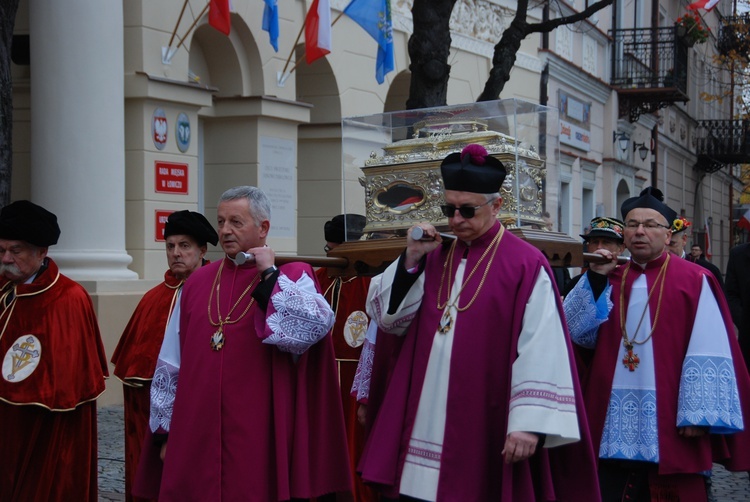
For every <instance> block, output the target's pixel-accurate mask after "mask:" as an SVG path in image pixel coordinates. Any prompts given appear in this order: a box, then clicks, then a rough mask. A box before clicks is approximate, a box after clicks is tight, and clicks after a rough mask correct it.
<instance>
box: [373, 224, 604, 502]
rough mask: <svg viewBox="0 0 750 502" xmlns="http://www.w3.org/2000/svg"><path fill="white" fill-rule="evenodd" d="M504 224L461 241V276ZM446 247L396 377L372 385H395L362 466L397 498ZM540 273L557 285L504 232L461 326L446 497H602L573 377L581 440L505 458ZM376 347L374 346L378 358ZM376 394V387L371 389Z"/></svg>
mask: <svg viewBox="0 0 750 502" xmlns="http://www.w3.org/2000/svg"><path fill="white" fill-rule="evenodd" d="M499 230H500V224H499V223H497V224H495V225H494V226H493V227H492V228H491V229H490V230H489V231H487V232H486V233H485V234H484V235H483V236H481V237H480V238H479V239H477V240H476V241H475V242H474V243H472V246H471V247H469V248H468V250H467V246H466V245H465V244H464V243H463V242H461V241H459V242H458V243H457V244H456V250H455V253H454V260H453V263H451V267H452V271H453V274H454V276H455V271H456V269H457V268H458V266H459V264H460V261H461V257H462V255H463V254H464V252H465V251H466V252H467V253H468V256H467V263H466V269H467V270H471V269H472V268H473V267H474V265H475V264H476V263H477V261H478V260H479V258H480V256H481V255H482V253H483V251H484V250H485V249H486V247H487V246H488V245H489V243H490V242H491V241H492V239H493V238H494V237H495V235H496V234H497V232H498V231H499ZM447 253H448V247H447V246H445V247H443V246H440V247H438V248H437V249H436V250H434V251H433V252H431V253H430V254H429V255H427V258H426V263H425V269H424V272H423V273H424V274H425V284H424V297H423V299H422V302H421V306H420V309H419V311H418V312H417V314H416V315H415V317H414V319H413V321H412V322H411V325H410V326H409V329H408V332H407V333H406V334H405V335H404V340H403V345H402V347H401V349H400V352H398V356H397V357H398V358H397V361H396V366H395V368H394V369H393V374H392V376H391V377H390V379H389V380H388V379H387V378H378V379H377V380H373V381H372V382H371V386H374V385H377V384H378V382H384V381H388V388H387V390H386V391H385V394H384V397H383V400H382V403H381V404H380V409H379V410H378V413H377V417H376V418H375V423H374V424H373V427H372V430H371V431H370V434H369V436H368V438H367V443H366V445H365V451H364V453H363V454H362V460H361V461H360V464H359V466H358V467H359V470H360V471H361V472H362V477H363V478H364V479H365V481H367V482H371V483H375V484H377V485H379V486H380V488H381V489H382V490H383V492H384V494H385V495H386V496H389V497H395V496H398V491H399V487H400V483H401V473H402V471H403V466H404V459H405V456H406V453H407V447H408V444H409V439H410V437H411V431H412V427H413V425H414V420H415V417H416V413H417V406H418V404H419V398H420V395H421V391H422V384H423V383H424V377H425V372H426V370H427V363H428V361H429V357H430V352H431V349H432V344H433V338H434V337H435V336H436V335H435V333H436V331H437V328H438V326H439V322H440V318H441V316H442V310H438V308H437V294H438V290H439V284H440V280H441V273H442V270H443V264H444V263H445V260H446V257H447ZM540 273H546V274H548V276H549V277H550V280H551V281H552V282H553V284H554V279H553V277H554V276H553V274H552V270H551V269H550V267H549V264H548V262H547V260H546V259H545V258H544V256H543V255H542V254H541V253H540V252H539V251H538V250H537V249H536V248H534V247H532V246H531V245H529V244H527V243H526V242H524V241H522V240H520V239H519V238H517V237H515V236H514V235H512V234H511V233H510V232H506V233H505V235H504V236H503V239H502V241H501V242H500V244H499V247H498V250H497V254H496V256H495V259H494V261H493V262H492V266H491V268H490V272H489V275H488V277H487V280H486V282H485V283H484V286H483V287H482V290H481V294H480V295H478V296H477V297H476V301H475V303H474V304H473V306H472V307H471V309H469V310H467V311H466V313H465V314H462V315H464V316H470V319H471V322H460V323H459V322H456V332H455V336H454V341H453V348H452V352H451V362H450V364H451V367H450V375H451V376H450V382H449V388H448V402H447V409H446V419H445V420H446V422H445V435H444V441H443V450H442V456H441V465H440V480H439V485H438V493H437V500H439V501H442V500H450V501H454V500H455V501H458V500H460V501H477V502H479V501H487V500H493V501H503V502H517V501H527V500H528V501H532V500H544V501H547V500H559V501H575V502H578V501H582V500H585V501H594V500H598V498H599V485H598V481H597V478H596V458H595V456H594V452H593V450H592V448H591V440H590V437H589V435H588V424H587V423H586V416H585V411H584V409H583V403H582V399H581V393H580V389H579V388H578V384H577V379H576V378H575V375H573V378H572V381H573V385H574V392H575V397H576V413H577V417H578V422H579V430H580V433H581V440H580V441H578V442H576V443H572V444H569V445H565V446H559V447H556V448H549V449H547V448H539V449H538V450H537V453H535V454H534V455H533V456H532V457H531V459H529V460H526V461H522V462H516V463H512V464H506V463H505V462H504V461H503V457H502V454H501V452H502V450H503V446H504V444H505V438H506V431H507V430H508V410H509V403H510V396H511V386H510V383H511V370H512V366H513V362H514V360H515V359H516V357H517V354H518V350H517V348H518V338H519V334H520V332H521V327H522V321H523V316H524V312H525V307H526V303H527V301H528V299H529V297H530V295H531V292H532V290H533V287H534V285H535V283H536V280H537V277H538V274H540ZM481 280H482V274H480V273H478V274H475V275H474V277H472V278H471V279H470V280H469V281H468V283H467V285H466V289H465V290H466V291H469V292H474V291H476V289H477V288H478V287H479V283H480V281H481ZM555 296H556V298H557V309H558V313H559V315H560V321H561V323H562V327H563V329H564V330H565V334H566V342H567V345H568V351H567V352H568V353H567V354H560V357H561V358H567V359H568V360H569V362H570V367H571V369H572V371H573V372H574V371H575V363H574V360H573V351H572V348H571V347H570V340H569V339H568V338H567V328H566V324H565V321H564V318H563V313H562V312H563V311H562V304H561V303H560V301H559V296H558V295H555ZM490 314H491V315H490ZM379 342H380V338H378V343H379ZM389 345H392V344H389ZM378 350H379V347H378V344H376V346H375V353H376V358H377V354H378ZM375 391H376V389H373V388H372V387H371V390H370V394H371V395H372V394H373V393H374V392H375ZM378 392H380V391H378ZM368 414H369V410H368Z"/></svg>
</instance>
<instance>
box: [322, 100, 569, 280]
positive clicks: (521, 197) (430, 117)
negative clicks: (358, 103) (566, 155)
mask: <svg viewBox="0 0 750 502" xmlns="http://www.w3.org/2000/svg"><path fill="white" fill-rule="evenodd" d="M558 127H559V120H558V114H557V110H556V109H554V108H548V107H545V106H540V105H536V104H533V103H529V102H526V101H522V100H517V99H508V100H498V101H486V102H481V103H471V104H466V105H456V106H444V107H439V108H428V109H421V110H406V111H398V112H389V113H382V114H376V115H368V116H362V117H349V118H345V119H344V120H343V121H342V146H343V152H342V166H343V174H342V179H343V197H344V209H345V212H346V213H358V214H363V215H365V216H366V225H365V228H364V231H363V235H362V237H361V238H360V240H358V241H356V242H347V243H345V245H344V246H342V247H341V248H337V249H335V250H333V251H332V252H331V253H329V256H341V257H345V258H347V259H349V261H350V262H358V263H360V265H361V266H360V267H355V269H357V270H356V271H357V273H373V272H377V271H378V270H380V269H381V267H380V265H378V264H377V263H376V262H377V261H378V260H379V259H381V258H382V259H383V264H385V265H387V261H388V259H391V260H392V259H394V258H395V257H396V256H398V253H400V252H401V250H403V247H404V246H405V243H406V241H405V239H404V236H405V235H406V233H407V231H408V229H409V228H411V227H412V226H413V225H415V224H416V223H419V222H422V221H428V222H430V223H432V224H433V225H435V226H436V227H437V228H438V229H439V230H440V231H448V230H449V227H448V219H447V218H445V216H443V214H442V212H441V211H440V206H441V205H442V204H444V199H443V180H442V177H441V175H440V163H441V162H442V161H443V159H444V158H445V157H446V156H448V155H449V154H451V153H453V152H457V151H461V150H462V149H463V148H464V147H466V146H467V145H469V144H472V143H476V144H480V145H482V146H483V147H484V148H485V149H486V150H487V152H488V153H489V154H491V155H493V156H494V157H496V158H497V159H499V160H500V161H501V162H502V163H503V165H504V166H505V169H506V171H507V175H506V177H505V182H504V183H503V185H502V188H501V190H500V195H501V196H502V198H503V205H502V209H501V212H500V214H499V215H498V219H500V221H502V223H503V224H504V225H505V226H506V227H508V228H510V229H511V231H513V232H514V233H517V232H520V234H519V235H520V236H521V237H522V238H525V239H526V240H528V241H529V242H532V243H533V244H534V245H536V246H537V247H540V249H541V248H542V246H541V245H539V244H538V242H536V241H539V242H541V241H555V240H556V239H555V237H554V235H552V234H555V233H554V232H545V231H543V230H542V229H543V228H544V223H545V222H544V220H543V219H542V211H543V207H544V206H545V196H546V194H545V177H546V168H547V166H550V165H551V166H556V165H557V155H558V152H559V148H558V132H557V131H558ZM546 202H547V204H549V203H550V201H549V200H547V201H546ZM554 203H555V204H556V202H554ZM566 237H567V236H566ZM561 240H565V239H561ZM568 244H569V243H568ZM552 247H554V246H552ZM552 247H550V246H549V245H547V251H545V253H546V254H547V256H548V258H550V261H551V262H553V261H556V262H557V263H563V262H570V259H569V256H570V253H568V250H567V248H565V249H563V248H561V247H559V246H558V248H559V249H558V248H556V249H554V250H553V249H552ZM543 251H544V249H543ZM394 253H395V254H394ZM560 253H564V254H565V256H566V258H561V257H560V256H561V255H560ZM391 255H392V256H391ZM553 255H554V256H557V257H558V258H552V256H553ZM364 262H368V263H369V265H368V266H365V264H364ZM349 272H351V270H349Z"/></svg>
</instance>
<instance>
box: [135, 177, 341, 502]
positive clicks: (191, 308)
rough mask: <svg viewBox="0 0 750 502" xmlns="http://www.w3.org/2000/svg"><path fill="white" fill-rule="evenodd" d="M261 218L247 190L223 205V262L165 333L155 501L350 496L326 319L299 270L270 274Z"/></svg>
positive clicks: (230, 193) (310, 279)
mask: <svg viewBox="0 0 750 502" xmlns="http://www.w3.org/2000/svg"><path fill="white" fill-rule="evenodd" d="M270 212H271V211H270V203H269V200H268V198H267V197H266V195H265V194H264V193H263V192H262V191H261V190H259V189H258V188H256V187H249V186H241V187H235V188H232V189H229V190H227V191H226V192H225V193H224V194H223V195H222V196H221V199H220V200H219V204H218V208H217V216H218V233H219V239H220V244H221V247H222V249H223V250H224V252H225V253H226V256H225V257H224V259H222V260H219V261H217V262H215V263H211V264H210V265H207V266H205V267H202V268H201V269H199V270H196V271H195V272H194V273H193V274H192V275H191V276H190V278H189V279H188V280H187V281H186V283H185V285H184V286H183V289H182V293H181V296H180V299H179V303H178V305H176V306H175V312H174V314H173V315H172V318H171V319H170V322H169V325H168V326H167V332H166V334H165V337H164V343H163V345H162V349H161V352H160V354H159V361H158V363H157V367H156V372H155V374H154V379H153V383H152V387H151V420H150V424H151V429H152V431H153V432H154V433H155V437H156V438H157V440H162V441H164V443H163V446H162V458H163V460H164V467H163V474H162V478H161V486H160V491H159V494H158V495H159V496H158V498H159V500H160V501H171V500H174V501H190V500H195V501H205V500H211V501H229V500H232V501H234V500H258V501H272V500H273V501H276V500H289V499H300V498H301V499H307V498H311V497H321V496H323V495H325V494H329V493H334V492H342V491H350V490H351V479H350V474H349V469H348V458H347V450H346V438H345V435H344V430H345V428H344V419H343V412H342V409H341V401H340V399H339V388H338V380H337V375H336V366H335V360H334V353H333V345H332V343H331V337H330V336H328V332H329V330H330V329H331V326H332V325H333V322H334V315H333V312H332V311H331V308H330V307H329V306H328V303H327V302H326V300H325V298H324V297H323V296H322V295H321V294H320V289H319V287H318V283H317V280H316V278H315V273H314V272H313V270H312V268H311V267H310V266H309V265H306V264H303V263H289V264H286V265H282V266H281V267H280V268H276V266H275V265H274V261H275V260H274V251H273V249H272V248H270V247H268V246H267V245H266V238H267V236H268V232H269V228H270V226H271V223H270V217H271V215H270ZM139 474H140V473H139Z"/></svg>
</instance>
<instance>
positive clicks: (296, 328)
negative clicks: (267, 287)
mask: <svg viewBox="0 0 750 502" xmlns="http://www.w3.org/2000/svg"><path fill="white" fill-rule="evenodd" d="M277 285H278V286H279V291H277V292H276V293H274V294H273V296H271V303H270V304H269V306H268V313H269V315H268V317H267V319H266V326H267V328H268V330H270V335H268V336H267V337H266V338H265V339H264V340H263V343H268V344H271V345H275V346H276V347H278V348H279V350H282V351H284V352H291V353H292V354H296V355H299V354H303V353H304V352H305V351H306V350H307V349H309V348H310V347H312V346H313V345H315V344H316V343H318V342H319V341H320V340H322V339H323V338H324V337H325V336H326V335H327V334H328V332H329V331H330V330H331V327H333V323H334V322H335V320H336V317H335V315H334V313H333V310H331V307H330V306H329V305H328V302H327V301H326V299H325V298H324V297H323V295H321V294H320V293H319V292H318V290H317V288H316V287H315V281H313V280H312V279H311V278H310V276H308V275H307V273H305V272H303V273H302V275H301V276H300V278H299V279H298V280H297V281H296V282H295V281H293V280H291V279H290V278H289V277H287V276H286V274H284V273H283V272H281V273H280V274H279V278H278V281H277Z"/></svg>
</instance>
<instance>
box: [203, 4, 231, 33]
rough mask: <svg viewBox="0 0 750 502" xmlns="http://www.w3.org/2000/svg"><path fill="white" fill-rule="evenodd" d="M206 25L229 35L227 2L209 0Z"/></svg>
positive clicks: (229, 22) (229, 25) (229, 23)
mask: <svg viewBox="0 0 750 502" xmlns="http://www.w3.org/2000/svg"><path fill="white" fill-rule="evenodd" d="M208 24H210V25H211V26H213V27H214V28H216V29H217V30H219V31H220V32H222V33H223V34H224V35H229V29H230V27H231V21H230V20H229V0H210V3H209V7H208Z"/></svg>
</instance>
